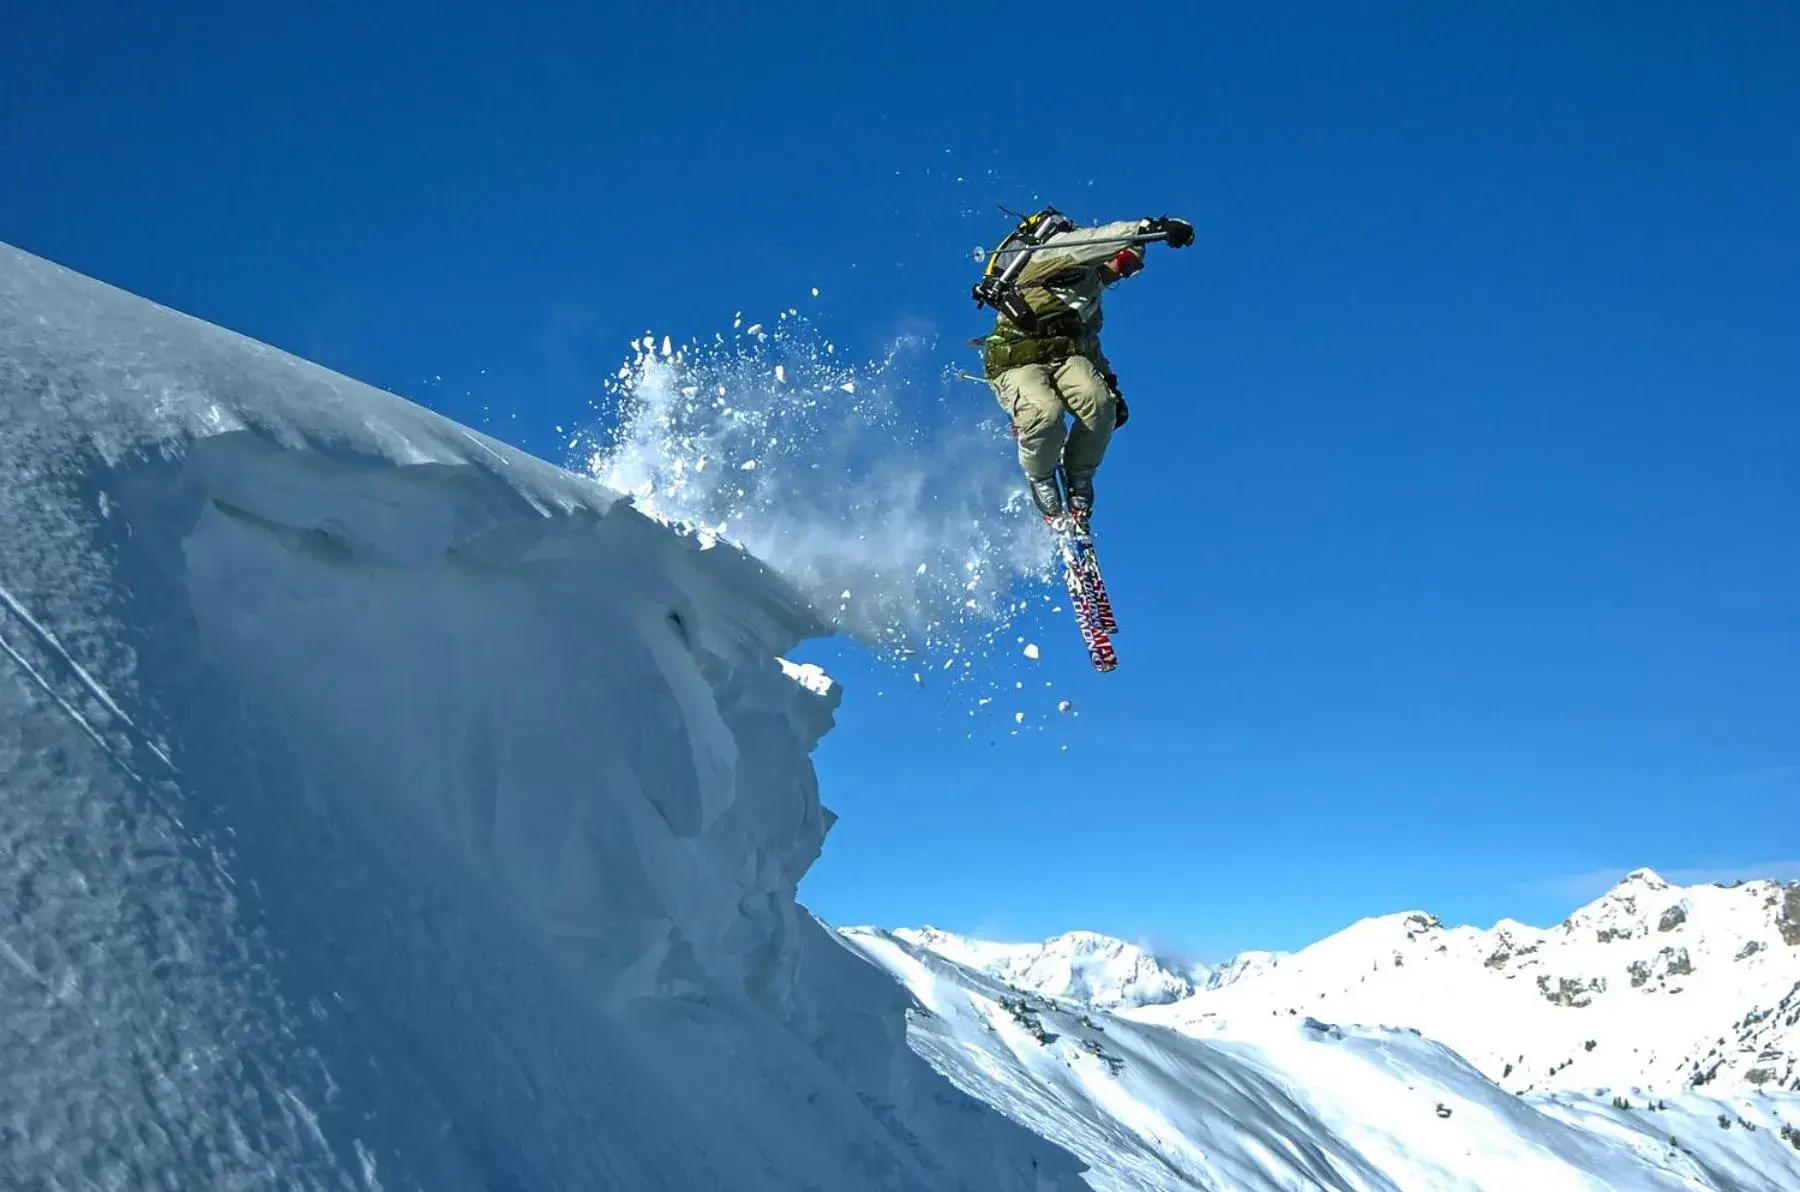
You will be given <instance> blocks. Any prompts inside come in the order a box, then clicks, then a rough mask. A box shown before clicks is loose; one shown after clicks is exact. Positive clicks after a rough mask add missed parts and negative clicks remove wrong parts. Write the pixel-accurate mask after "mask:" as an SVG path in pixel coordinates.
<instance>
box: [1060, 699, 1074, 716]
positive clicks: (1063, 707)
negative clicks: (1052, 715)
mask: <svg viewBox="0 0 1800 1192" xmlns="http://www.w3.org/2000/svg"><path fill="white" fill-rule="evenodd" d="M1074 706H1075V701H1073V700H1066V699H1059V700H1057V701H1056V710H1057V711H1058V712H1061V713H1062V714H1063V715H1064V716H1067V715H1068V714H1069V709H1070V708H1073V707H1074Z"/></svg>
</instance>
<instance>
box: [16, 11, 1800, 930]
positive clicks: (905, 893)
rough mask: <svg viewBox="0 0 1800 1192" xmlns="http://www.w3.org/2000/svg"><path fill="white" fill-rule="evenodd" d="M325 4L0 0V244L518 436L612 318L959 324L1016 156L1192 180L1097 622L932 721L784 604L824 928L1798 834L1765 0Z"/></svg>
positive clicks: (1663, 850) (1508, 884)
mask: <svg viewBox="0 0 1800 1192" xmlns="http://www.w3.org/2000/svg"><path fill="white" fill-rule="evenodd" d="M306 8H307V11H306V14H305V16H304V19H297V17H296V14H295V13H293V12H284V13H283V14H282V15H280V16H276V15H272V13H273V10H271V9H268V8H266V7H264V6H256V5H248V6H246V5H235V6H223V5H221V6H195V5H185V4H173V5H166V6H162V5H158V6H147V5H126V4H113V5H98V4H92V3H87V2H84V0H67V2H65V3H61V4H55V5H51V4H33V5H26V6H24V7H23V8H20V9H19V10H18V11H17V12H15V13H13V14H12V15H11V16H9V18H8V20H7V35H6V37H5V38H4V39H0V239H4V240H6V241H8V242H11V243H14V244H17V245H19V246H20V247H23V248H26V249H28V250H31V251H33V252H36V253H39V254H41V255H45V256H48V257H51V258H53V259H55V260H58V261H61V262H63V263H65V264H68V265H70V266H72V267H74V268H77V269H79V270H81V271H83V272H86V273H89V274H92V275H95V276H98V277H100V278H102V279H103V280H106V281H109V282H112V283H114V284H116V285H120V286H123V287H125V288H127V289H131V290H133V291H136V292H138V293H142V294H145V295H147V296H149V297H152V298H155V299H157V300H159V301H162V302H165V303H167V304H169V305H172V306H175V307H178V308H180V309H182V310H185V311H188V312H189V313H192V314H196V315H199V316H201V317H203V318H206V319H209V320H212V321H214V322H218V323H221V324H224V325H226V326H228V327H231V328H233V329H236V330H239V331H242V332H245V333H246V334H249V335H252V336H255V337H257V338H260V339H263V340H266V341H269V342H271V343H274V344H276V345H278V346H281V347H284V348H287V349H289V350H292V351H295V352H298V353H300V354H302V355H306V356H309V357H311V358H313V359H317V360H319V361H321V362H322V363H324V364H327V365H329V366H331V367H334V368H337V369H340V370H343V371H346V372H349V373H351V374H353V375H355V376H358V377H361V378H363V379H365V380H368V381H370V382H372V383H375V384H378V385H381V386H383V387H385V388H390V389H394V390H396V391H399V392H402V393H405V394H407V395H408V396H411V397H414V398H415V399H418V400H421V401H425V402H427V403H429V404H431V405H433V406H436V407H438V408H440V409H442V410H444V411H445V412H446V413H449V414H451V415H452V416H455V417H458V418H462V419H464V420H467V421H472V422H476V423H478V424H482V425H485V426H486V427H487V428H488V429H490V430H491V431H492V432H493V433H496V434H499V435H500V436H501V437H504V438H507V439H510V440H512V441H514V442H517V443H519V444H521V445H523V446H525V447H526V448H528V449H532V450H537V451H540V452H544V453H546V454H551V455H553V456H554V455H555V452H556V450H557V448H558V447H559V437H558V435H557V434H556V433H555V432H554V429H553V428H554V427H556V426H558V425H561V424H563V423H565V422H568V421H570V420H571V419H573V418H576V417H579V416H580V415H581V414H582V413H583V412H584V411H585V410H586V408H587V403H588V402H589V401H590V400H591V399H592V398H593V397H595V396H596V395H597V394H598V393H599V392H600V387H601V384H602V382H603V380H604V379H605V378H606V377H607V376H608V375H610V374H611V373H612V372H613V371H614V370H615V369H616V368H617V367H618V365H619V363H620V361H621V358H622V348H623V345H624V344H625V342H626V341H627V340H628V339H629V338H630V337H631V336H633V335H637V334H641V333H642V332H643V331H644V330H645V329H647V328H654V329H657V330H658V331H659V332H663V331H667V332H669V333H672V334H674V335H675V336H677V337H678V338H680V337H684V336H688V335H694V336H710V335H711V334H712V333H713V332H714V331H716V330H719V329H722V328H724V327H726V326H728V325H729V320H730V317H731V315H732V313H733V312H734V311H736V310H739V309H742V310H746V311H748V312H752V313H754V312H757V311H769V312H773V311H776V310H778V309H783V308H786V307H788V306H793V305H797V304H802V303H806V304H808V306H807V309H808V313H809V315H810V317H811V318H812V319H813V320H814V322H815V324H816V325H817V326H818V327H819V328H820V329H821V331H822V332H824V333H826V334H829V335H830V336H831V337H833V338H834V339H835V340H837V341H838V342H839V343H841V344H844V345H846V346H848V347H850V348H853V349H854V350H856V351H860V352H864V353H878V352H879V351H880V350H881V345H882V344H883V343H884V342H886V341H887V339H888V338H889V337H891V336H892V335H893V334H894V333H895V331H896V330H897V329H900V328H903V327H906V328H921V327H923V328H928V329H931V330H932V331H933V332H934V333H935V334H936V335H938V336H939V337H940V340H941V347H940V349H939V351H940V353H941V355H942V356H943V358H944V360H945V361H946V362H949V361H956V362H959V363H968V362H969V358H968V357H967V356H966V355H958V349H957V348H956V347H955V345H956V344H957V342H958V341H959V340H961V339H964V338H966V337H968V336H971V335H975V334H978V333H980V332H981V331H982V330H984V329H985V325H986V324H985V320H984V319H983V318H982V317H981V316H980V315H978V314H977V312H976V311H975V310H974V309H973V307H972V306H971V305H970V303H969V302H968V298H967V290H968V286H969V284H970V282H971V281H972V277H971V272H972V270H973V268H974V266H972V265H971V263H970V262H969V261H968V260H967V259H966V254H967V252H968V250H969V248H970V246H971V245H973V244H976V243H981V242H986V243H992V241H993V240H994V239H995V238H997V236H998V235H999V234H1000V233H1001V232H1003V231H1004V226H1005V220H1004V219H1003V218H1002V217H999V216H997V215H996V214H995V213H994V212H993V209H992V208H993V204H995V203H998V202H1008V203H1011V204H1013V205H1028V204H1030V203H1032V202H1033V201H1034V199H1036V200H1040V201H1055V202H1057V203H1058V205H1060V206H1062V207H1063V208H1064V209H1066V210H1069V211H1070V212H1071V213H1073V214H1076V215H1077V216H1079V217H1082V218H1086V219H1092V220H1099V219H1111V218H1122V217H1127V216H1136V215H1141V214H1157V213H1161V212H1164V211H1171V212H1175V213H1178V214H1182V215H1185V216H1187V217H1188V218H1190V219H1192V220H1193V221H1194V222H1195V223H1196V225H1197V226H1198V228H1199V241H1198V243H1197V244H1196V245H1195V246H1194V247H1193V248H1190V249H1187V250H1185V251H1184V252H1182V253H1180V254H1174V253H1170V252H1168V251H1167V250H1157V252H1156V253H1155V254H1154V255H1153V259H1152V262H1151V268H1150V269H1149V270H1148V271H1147V272H1146V273H1145V274H1144V275H1143V276H1141V277H1139V278H1135V279H1133V280H1132V281H1131V282H1129V283H1127V286H1124V287H1121V288H1120V289H1119V290H1118V291H1117V292H1115V293H1114V294H1113V295H1111V296H1110V297H1109V299H1108V311H1109V322H1108V335H1107V348H1108V351H1109V354H1110V355H1111V357H1112V359H1113V360H1114V362H1115V364H1116V365H1117V367H1118V370H1119V373H1120V376H1121V380H1122V383H1123V385H1124V387H1125V389H1126V392H1127V393H1128V395H1129V396H1130V397H1131V398H1132V405H1133V411H1134V414H1135V420H1134V422H1133V424H1132V425H1131V426H1130V427H1128V428H1126V429H1125V430H1124V431H1122V432H1121V434H1120V437H1119V439H1118V440H1117V442H1116V444H1115V446H1114V449H1113V452H1112V455H1111V457H1110V458H1109V460H1108V463H1107V467H1106V469H1105V471H1104V472H1103V474H1102V478H1101V484H1102V495H1101V502H1102V510H1101V517H1100V522H1099V527H1100V531H1101V533H1102V534H1103V535H1104V537H1103V543H1104V549H1105V554H1106V562H1107V568H1108V573H1109V578H1110V581H1111V584H1112V588H1113V591H1114V596H1115V601H1116V603H1117V604H1118V606H1119V610H1120V616H1121V619H1122V620H1123V621H1124V622H1125V625H1126V632H1125V633H1124V634H1123V635H1122V636H1121V639H1120V648H1121V652H1122V654H1123V657H1124V663H1123V666H1122V668H1121V669H1120V670H1119V671H1118V672H1116V673H1115V674H1112V675H1107V676H1097V675H1093V674H1090V673H1087V672H1086V671H1085V669H1084V666H1083V664H1082V663H1081V662H1080V661H1079V660H1078V659H1076V658H1075V657H1074V656H1073V654H1072V652H1071V651H1068V650H1066V649H1065V650H1062V651H1061V652H1060V653H1058V654H1056V655H1055V656H1053V657H1047V658H1046V660H1045V663H1044V666H1045V668H1046V673H1049V674H1051V675H1052V677H1053V678H1054V679H1055V681H1056V682H1057V685H1058V689H1059V690H1061V691H1063V692H1064V693H1066V694H1069V695H1070V697H1071V698H1073V699H1075V700H1076V702H1077V706H1078V707H1079V708H1080V709H1081V710H1082V712H1083V716H1082V718H1081V719H1080V720H1079V721H1076V722H1072V723H1071V725H1070V726H1069V728H1068V730H1067V731H1066V732H1064V733H1062V734H1060V735H1057V736H1054V737H1052V736H1051V735H1048V734H1039V735H1036V736H1026V737H1023V738H1017V739H1014V738H1010V737H1007V736H1006V735H1004V733H999V734H977V736H976V738H974V739H967V738H965V736H964V729H965V727H966V725H965V724H963V723H959V722H957V717H959V716H961V712H960V711H958V710H956V709H946V708H945V707H944V705H943V704H942V702H941V701H939V700H936V699H934V698H933V696H932V695H931V694H930V693H929V692H927V693H923V694H921V693H918V692H908V691H907V690H906V689H905V688H906V686H907V685H906V684H898V685H897V684H895V683H894V682H893V676H892V675H891V674H888V673H886V672H884V671H882V670H881V669H880V668H879V667H878V666H876V665H875V664H874V663H872V662H870V661H869V660H867V659H865V658H860V657H858V656H857V655H856V654H855V652H854V651H852V650H847V649H843V648H841V647H836V646H832V647H827V648H825V649H823V650H819V649H815V650H813V651H812V653H811V656H814V657H824V658H828V659H829V660H830V661H831V662H832V665H833V668H834V670H836V671H837V672H838V673H840V674H841V675H842V677H843V678H844V679H845V680H846V682H847V683H848V684H849V685H850V688H851V690H850V694H849V697H848V701H847V703H846V706H845V708H844V711H843V713H842V715H841V716H840V727H839V729H838V731H837V733H836V734H835V735H834V736H832V737H831V738H829V739H828V740H827V742H826V743H825V745H824V746H823V747H822V749H821V752H820V757H819V761H820V769H821V775H822V779H823V782H824V788H825V794H826V799H827V802H828V803H830V804H831V805H832V806H833V807H834V808H835V809H836V810H837V811H838V812H839V813H840V814H841V815H842V817H843V819H842V822H841V823H840V824H839V825H838V827H837V828H836V830H835V832H834V835H833V839H832V840H831V842H830V843H829V844H828V846H827V851H826V855H825V858H824V859H823V860H822V861H821V862H820V864H819V865H818V867H817V869H816V871H815V872H814V874H813V875H811V876H810V877H809V878H808V879H807V882H806V884H805V885H804V886H803V888H802V895H803V897H804V898H806V899H807V900H808V901H809V903H810V904H811V905H812V906H813V907H814V908H815V909H816V910H817V911H818V912H819V913H821V914H823V915H824V916H825V917H827V918H828V919H831V920H833V921H836V922H843V923H848V922H877V923H883V924H888V925H902V924H910V923H919V922H926V921H930V922H934V923H937V924H939V925H941V926H944V927H948V928H952V929H959V930H965V931H975V932H987V933H992V934H998V935H1002V936H1008V937H1014V938H1020V937H1026V936H1032V935H1042V934H1048V933H1050V932H1054V931H1058V930H1063V929H1067V928H1074V927H1087V928H1093V929H1097V930H1103V931H1109V932H1113V933H1117V934H1123V935H1128V936H1134V937H1139V938H1145V939H1149V940H1152V941H1155V942H1159V943H1162V944H1164V945H1167V946H1173V947H1177V948H1181V949H1185V950H1189V951H1193V952H1195V953H1198V954H1201V955H1205V956H1208V957H1214V958H1216V957H1219V956H1222V955H1224V954H1226V953H1228V952H1230V951H1233V950H1236V949H1238V948H1242V947H1256V946H1262V947H1293V946H1297V945H1300V944H1303V943H1305V942H1307V941H1308V940H1310V939H1312V938H1314V937H1316V936H1318V935H1320V934H1323V933H1325V932H1327V931H1330V930H1333V929H1335V928H1337V927H1339V926H1342V925H1343V924H1345V923H1347V922H1349V921H1350V920H1352V919H1354V918H1356V917H1359V916H1360V915H1363V914H1369V913H1377V912H1385V911H1391V910H1400V909H1409V908H1412V907H1415V906H1417V907H1422V908H1425V909H1430V910H1433V911H1435V912H1437V913H1439V914H1441V915H1443V916H1444V917H1446V918H1449V919H1456V920H1473V921H1479V922H1483V923H1484V924H1485V923H1487V922H1491V921H1492V920H1493V919H1494V918H1496V917H1498V916H1501V915H1513V916H1517V917H1520V918H1525V919H1536V920H1545V921H1554V920H1556V919H1558V918H1560V917H1561V916H1562V915H1563V914H1564V913H1566V912H1567V910H1569V909H1570V908H1571V907H1572V906H1573V905H1574V903H1575V902H1576V901H1577V900H1579V899H1581V898H1583V897H1585V896H1587V895H1589V894H1592V893H1594V892H1596V888H1597V884H1603V883H1604V880H1605V875H1607V874H1608V873H1611V872H1617V871H1622V870H1623V869H1626V868H1629V867H1632V866H1636V865H1652V866H1656V867H1658V868H1661V869H1664V870H1665V871H1669V872H1671V873H1672V874H1673V875H1676V876H1682V875H1706V876H1713V875H1722V876H1730V875H1733V874H1735V873H1738V872H1741V871H1746V870H1748V871H1769V872H1775V871H1779V872H1783V873H1785V874H1786V875H1787V876H1800V816H1797V815H1796V814H1795V813H1794V808H1795V806H1796V805H1797V803H1800V551H1797V550H1796V545H1797V544H1800V470H1797V466H1800V215H1797V213H1800V71H1797V70H1796V69H1795V63H1796V62H1800V9H1797V8H1796V7H1795V6H1793V5H1792V4H1788V3H1778V2H1756V0H1744V2H1742V3H1735V4H1730V5H1695V4H1676V3H1645V2H1642V0H1634V2H1631V3H1593V4H1583V5H1568V4H1561V3H1526V4H1505V5H1501V4H1489V5H1439V4H1425V3H1404V4H1382V5H1338V4H1315V5H1296V4H1239V5H1228V6H1226V5H1198V4H1179V5H1169V6H1156V5H1150V6H1144V5H1132V6H1126V7H1118V6H1105V5H1096V6H1072V5H1064V4H1059V3H1040V4H1036V5H1025V6H1021V5H1004V6H1001V5H989V4H972V3H963V4H956V5H933V4H902V5H882V6H876V5H864V4H819V5H807V6H797V5H778V4H777V5H763V6H756V7H752V6H744V5H723V4H720V5H693V4H686V5H684V4H673V5H658V6H652V5H641V6H640V5H596V4H566V5H548V6H546V5H506V6H502V5H486V4H469V3H463V2H460V0H445V2H441V3H437V4H432V5H425V4H406V3H380V4H363V3H356V4H351V3H333V4H321V5H312V6H306ZM959 179H960V181H959ZM813 287H818V288H819V289H820V291H821V297H820V298H819V299H818V300H817V301H816V302H814V301H811V300H810V297H809V296H810V291H811V289H812V288H813ZM969 400H970V402H971V417H972V418H973V417H976V416H985V415H986V414H987V413H988V412H989V410H988V406H987V402H988V400H989V399H988V398H986V397H985V396H984V395H983V394H982V393H981V391H980V390H979V389H975V388H974V387H970V388H969ZM976 407H979V411H978V413H977V410H976ZM995 449H996V450H997V451H1005V450H1007V445H1006V444H1005V443H1004V441H1001V442H998V443H996V447H995ZM1060 628H1061V629H1062V630H1063V631H1064V632H1065V633H1066V632H1068V626H1067V624H1066V622H1063V623H1060ZM1042 632H1044V633H1046V634H1048V633H1050V632H1052V630H1051V629H1048V628H1046V629H1044V630H1043V631H1042ZM878 690H885V691H886V694H885V695H883V696H880V697H877V696H876V695H875V694H874V693H875V692H876V691H878ZM1062 744H1069V745H1070V748H1069V750H1068V751H1067V752H1063V751H1062V750H1061V749H1060V745H1062Z"/></svg>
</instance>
